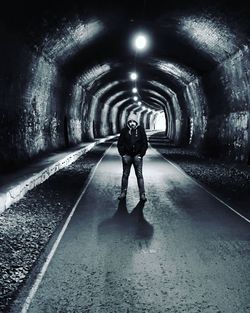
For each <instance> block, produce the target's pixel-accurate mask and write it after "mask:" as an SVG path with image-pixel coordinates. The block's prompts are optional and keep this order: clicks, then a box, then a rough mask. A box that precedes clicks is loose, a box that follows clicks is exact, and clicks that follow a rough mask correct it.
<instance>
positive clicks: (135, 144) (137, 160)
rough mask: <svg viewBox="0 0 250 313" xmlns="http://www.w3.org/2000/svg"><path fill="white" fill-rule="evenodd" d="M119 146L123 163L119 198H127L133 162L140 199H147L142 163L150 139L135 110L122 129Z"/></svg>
mask: <svg viewBox="0 0 250 313" xmlns="http://www.w3.org/2000/svg"><path fill="white" fill-rule="evenodd" d="M117 147H118V151H119V153H120V155H121V157H122V165H123V174H122V182H121V194H120V196H119V197H118V199H119V200H122V199H125V198H126V195H127V187H128V178H129V174H130V169H131V165H132V164H133V166H134V169H135V174H136V177H137V183H138V187H139V193H140V200H141V201H147V198H146V196H145V188H144V179H143V175H142V164H143V157H144V155H145V153H146V151H147V148H148V141H147V136H146V133H145V129H144V128H143V126H141V125H139V123H138V119H137V115H136V114H135V113H133V112H131V113H130V114H129V116H128V120H127V126H126V127H124V128H123V129H122V130H121V133H120V137H119V139H118V143H117Z"/></svg>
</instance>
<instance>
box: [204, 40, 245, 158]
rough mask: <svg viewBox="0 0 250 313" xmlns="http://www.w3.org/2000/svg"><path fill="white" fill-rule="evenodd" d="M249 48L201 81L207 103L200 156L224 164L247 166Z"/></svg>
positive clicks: (238, 53)
mask: <svg viewBox="0 0 250 313" xmlns="http://www.w3.org/2000/svg"><path fill="white" fill-rule="evenodd" d="M249 80H250V52H249V47H247V46H245V47H244V49H242V50H240V51H238V52H237V53H236V54H235V55H234V56H233V57H231V58H230V59H227V60H225V61H224V62H223V63H222V64H220V65H219V66H217V67H216V68H215V69H214V70H213V71H212V72H210V73H209V74H207V75H206V76H204V77H203V81H204V86H205V92H206V96H207V99H208V101H209V108H210V112H209V118H208V132H207V135H206V138H205V141H204V143H205V145H204V152H205V153H206V154H208V155H211V156H213V157H218V158H221V159H225V160H228V161H236V162H249V104H250V89H249V84H250V81H249Z"/></svg>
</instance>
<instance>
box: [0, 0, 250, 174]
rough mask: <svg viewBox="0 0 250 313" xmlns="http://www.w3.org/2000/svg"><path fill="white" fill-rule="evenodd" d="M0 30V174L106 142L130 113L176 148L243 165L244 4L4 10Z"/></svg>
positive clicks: (246, 149)
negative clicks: (140, 42) (143, 45)
mask: <svg viewBox="0 0 250 313" xmlns="http://www.w3.org/2000/svg"><path fill="white" fill-rule="evenodd" d="M0 26H1V27H0V37H1V50H0V56H1V58H0V83H1V88H0V105H1V115H0V127H1V132H0V164H1V166H0V170H1V171H4V170H6V169H7V170H8V169H10V168H13V167H18V166H22V165H23V164H25V163H27V162H29V161H30V160H33V159H35V158H36V157H38V156H40V155H42V154H44V153H47V152H50V151H58V150H59V149H64V148H65V147H69V146H74V145H77V144H79V143H81V142H85V141H92V140H93V139H94V138H96V137H98V138H100V137H106V136H109V135H114V134H117V133H119V131H120V130H121V128H122V127H123V125H124V123H125V121H126V117H127V115H128V114H129V113H130V112H132V111H136V112H137V113H138V114H139V115H140V121H141V123H143V124H144V127H145V128H146V129H162V127H164V128H163V130H164V131H165V134H166V136H167V138H168V140H169V141H170V142H172V143H173V144H174V145H175V146H182V147H189V148H190V147H191V148H193V149H196V150H197V151H200V152H201V153H202V154H203V155H204V156H205V157H216V158H218V159H221V160H223V161H228V162H239V163H243V164H249V159H250V133H249V124H250V122H249V121H250V118H249V109H250V107H249V106H250V101H249V100H250V88H249V83H250V66H249V65H250V64H249V62H250V59H249V54H250V52H249V10H248V7H247V5H246V4H245V3H244V2H243V1H226V0H224V1H219V2H218V1H208V0H206V1H194V0H191V1H181V0H176V1H174V2H173V1H171V2H170V1H161V2H160V1H159V2H158V1H149V0H148V1H147V0H143V1H136V2H132V1H131V2H130V1H126V2H120V1H116V2H115V1H79V0H72V1H60V2H55V1H53V2H51V1H47V0H45V1H33V2H32V3H28V2H26V1H18V2H17V1H8V2H7V1H3V2H2V3H1V10H0ZM137 33H144V34H145V35H146V36H147V37H148V39H149V42H148V49H146V50H145V51H135V49H134V47H133V46H132V39H133V36H134V35H135V34H137ZM133 71H136V72H137V73H138V79H137V80H136V81H131V79H130V77H129V75H130V73H131V72H133ZM133 87H136V88H137V93H136V94H133V93H132V88H133ZM135 95H137V97H138V99H137V100H134V96H135ZM162 119H163V120H164V121H162ZM159 121H161V122H159ZM162 125H164V126H162Z"/></svg>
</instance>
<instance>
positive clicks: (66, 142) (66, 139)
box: [64, 116, 69, 147]
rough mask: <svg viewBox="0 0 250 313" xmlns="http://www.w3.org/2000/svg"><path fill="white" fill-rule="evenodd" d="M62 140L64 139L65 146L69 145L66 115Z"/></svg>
mask: <svg viewBox="0 0 250 313" xmlns="http://www.w3.org/2000/svg"><path fill="white" fill-rule="evenodd" d="M64 141H65V146H66V147H69V132H68V119H67V116H65V117H64Z"/></svg>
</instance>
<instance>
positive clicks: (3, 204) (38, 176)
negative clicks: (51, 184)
mask: <svg viewBox="0 0 250 313" xmlns="http://www.w3.org/2000/svg"><path fill="white" fill-rule="evenodd" d="M115 137H117V135H112V136H109V137H106V138H102V139H99V140H97V141H95V142H91V143H90V144H87V145H86V146H84V147H83V148H80V149H79V150H77V151H74V152H72V153H70V152H69V154H68V155H67V156H65V157H63V158H62V159H60V160H59V161H55V162H54V163H53V164H51V165H49V166H48V167H46V168H44V169H42V170H41V171H39V172H33V173H30V175H28V176H29V177H26V178H25V177H24V178H23V179H21V180H20V181H18V183H17V184H16V185H14V186H13V184H12V186H9V187H3V188H1V189H6V190H4V191H3V190H2V191H0V214H1V213H3V212H4V211H5V210H6V209H7V208H9V207H10V206H11V205H12V204H13V203H15V202H17V201H19V200H20V199H22V198H23V196H24V195H25V194H26V193H27V192H28V191H29V190H31V189H33V188H34V187H36V186H37V185H40V184H41V183H43V182H44V181H45V180H47V179H48V178H49V177H50V176H52V175H53V174H55V173H56V172H58V171H59V170H60V169H62V168H64V167H66V166H68V165H70V164H71V163H73V162H75V161H76V160H77V159H78V158H79V157H80V156H82V155H83V154H85V153H87V152H88V151H90V150H91V149H92V148H93V147H94V146H96V145H97V144H99V143H103V142H105V141H107V140H110V139H113V138H115ZM26 176H27V175H26Z"/></svg>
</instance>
